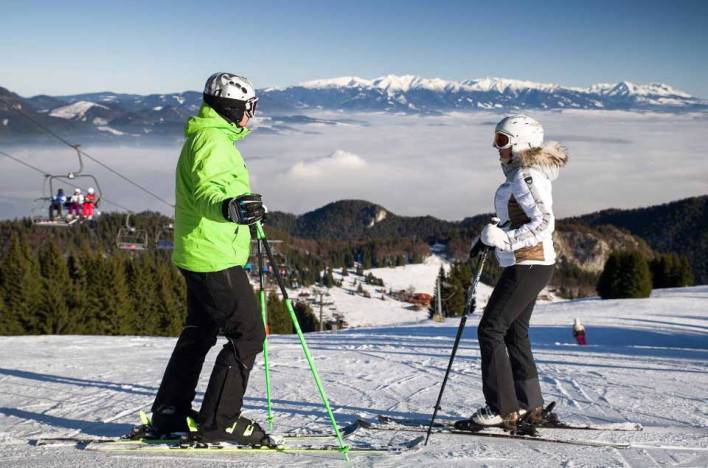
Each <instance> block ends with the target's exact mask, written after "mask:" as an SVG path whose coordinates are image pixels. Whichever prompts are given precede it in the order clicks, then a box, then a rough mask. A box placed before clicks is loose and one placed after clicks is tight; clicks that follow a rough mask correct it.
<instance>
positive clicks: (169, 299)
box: [152, 262, 187, 336]
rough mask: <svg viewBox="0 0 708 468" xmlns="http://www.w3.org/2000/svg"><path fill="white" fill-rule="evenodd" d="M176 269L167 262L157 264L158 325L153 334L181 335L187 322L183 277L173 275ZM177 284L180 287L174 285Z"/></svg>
mask: <svg viewBox="0 0 708 468" xmlns="http://www.w3.org/2000/svg"><path fill="white" fill-rule="evenodd" d="M173 270H174V268H173V267H172V266H171V265H170V264H169V263H167V262H157V265H155V272H154V275H155V278H154V281H155V283H156V287H157V299H158V300H157V307H156V323H155V324H154V330H153V331H152V333H153V334H155V335H159V336H177V335H179V333H180V331H181V330H182V327H183V325H184V321H185V320H186V315H187V314H186V307H184V301H183V300H182V294H183V288H181V286H182V284H181V283H180V282H179V281H177V280H179V279H181V278H182V277H181V275H177V276H175V275H173ZM175 282H177V283H178V285H175V284H174V283H175Z"/></svg>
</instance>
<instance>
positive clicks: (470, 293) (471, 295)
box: [424, 247, 489, 445]
mask: <svg viewBox="0 0 708 468" xmlns="http://www.w3.org/2000/svg"><path fill="white" fill-rule="evenodd" d="M488 252H489V248H487V247H485V248H484V249H482V255H481V258H480V260H479V265H477V273H476V274H475V276H474V280H473V281H472V284H471V285H470V288H469V289H468V290H467V301H466V302H465V311H464V314H463V315H462V318H461V319H460V325H459V326H458V327H457V335H455V343H454V344H453V345H452V353H451V354H450V362H448V364H447V370H446V371H445V377H444V378H443V381H442V385H441V386H440V394H439V395H438V401H437V402H436V403H435V408H434V409H433V417H432V418H431V419H430V426H428V433H427V434H426V436H425V444H424V445H428V439H430V432H431V431H432V430H433V424H435V417H436V416H437V415H438V410H439V409H440V401H442V397H443V393H444V392H445V385H446V384H447V378H448V376H449V375H450V369H451V368H452V363H453V361H454V360H455V355H456V354H457V347H458V346H459V344H460V339H461V338H462V332H463V331H464V329H465V323H467V317H468V316H469V315H472V314H473V313H474V309H475V306H476V300H475V296H476V294H477V285H478V284H479V279H480V278H481V276H482V269H484V263H485V262H486V261H487V253H488Z"/></svg>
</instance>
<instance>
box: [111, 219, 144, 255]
mask: <svg viewBox="0 0 708 468" xmlns="http://www.w3.org/2000/svg"><path fill="white" fill-rule="evenodd" d="M130 215H131V213H128V214H126V215H125V225H124V226H122V227H121V228H120V229H118V235H117V236H116V246H117V247H118V248H119V249H121V250H129V251H132V252H140V251H143V250H146V249H147V248H148V233H147V231H146V230H145V229H137V228H135V226H133V225H131V224H130Z"/></svg>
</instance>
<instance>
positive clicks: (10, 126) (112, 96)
mask: <svg viewBox="0 0 708 468" xmlns="http://www.w3.org/2000/svg"><path fill="white" fill-rule="evenodd" d="M258 94H259V96H260V98H261V101H260V109H261V110H262V114H261V115H266V116H267V117H268V118H269V120H268V121H267V122H266V124H265V125H264V127H265V128H263V129H264V130H267V131H272V132H275V133H277V132H278V126H279V125H281V126H282V125H284V124H286V123H288V122H289V121H288V119H290V122H289V123H292V116H293V114H301V113H308V112H310V113H311V112H313V111H318V110H327V111H350V112H357V111H359V112H393V113H397V112H402V113H420V114H436V113H442V112H450V111H468V112H474V111H498V112H502V111H509V110H562V109H591V110H597V109H605V110H624V111H661V112H675V113H682V112H705V111H706V110H708V100H705V99H701V98H697V97H694V96H691V95H689V94H688V93H686V92H684V91H681V90H679V89H676V88H674V87H672V86H669V85H667V84H661V83H652V84H645V85H640V84H635V83H631V82H628V81H622V82H620V83H616V84H608V83H602V84H595V85H592V86H590V87H588V88H578V87H563V86H560V85H557V84H552V83H536V82H532V81H521V80H511V79H504V78H481V79H474V80H464V81H449V80H443V79H440V78H432V79H428V78H422V77H419V76H414V75H403V76H397V75H387V76H382V77H379V78H376V79H373V80H367V79H364V78H359V77H356V76H347V77H339V78H331V79H323V80H315V81H308V82H306V83H302V84H299V85H295V86H288V87H283V88H265V89H261V90H259V91H258ZM200 103H201V92H198V91H185V92H181V93H171V94H150V95H139V94H120V93H112V92H99V93H87V94H76V95H68V96H47V95H38V96H33V97H29V98H23V97H21V96H18V95H17V94H15V93H12V92H11V91H9V90H7V89H5V88H1V87H0V136H11V137H17V136H33V135H34V134H36V129H33V128H31V124H29V123H28V122H23V121H22V119H21V118H19V116H18V115H17V114H16V113H14V112H13V111H12V110H11V109H9V108H8V107H9V106H17V105H20V106H22V107H23V109H24V110H25V111H27V112H31V113H33V114H35V117H36V118H37V119H39V120H41V121H43V122H44V123H46V124H52V125H53V128H56V129H57V130H65V131H69V132H71V133H75V132H78V133H84V134H86V133H88V134H93V135H94V136H98V135H103V136H106V137H124V138H125V137H128V138H135V137H138V136H143V137H144V136H148V135H149V136H170V137H180V136H181V134H182V128H183V125H184V121H185V120H186V118H187V117H188V116H189V115H192V114H193V113H194V112H195V111H196V110H197V109H198V108H199V105H200ZM300 123H307V122H300ZM318 123H322V122H318Z"/></svg>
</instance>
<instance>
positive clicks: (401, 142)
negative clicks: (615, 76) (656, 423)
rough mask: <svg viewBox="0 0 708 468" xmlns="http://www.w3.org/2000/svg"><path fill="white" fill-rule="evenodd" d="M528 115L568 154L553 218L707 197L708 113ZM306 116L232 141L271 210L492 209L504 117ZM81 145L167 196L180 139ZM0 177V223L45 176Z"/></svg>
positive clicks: (43, 155)
mask: <svg viewBox="0 0 708 468" xmlns="http://www.w3.org/2000/svg"><path fill="white" fill-rule="evenodd" d="M529 114H530V115H532V116H533V117H535V118H537V119H538V120H540V121H541V122H542V124H543V126H544V128H545V131H546V139H547V140H556V141H559V142H561V143H562V144H564V145H565V146H567V148H568V151H569V154H570V162H569V164H568V166H567V167H566V168H565V169H563V170H562V171H561V174H560V177H559V179H558V180H557V181H556V182H555V184H554V188H553V193H554V209H555V211H556V216H558V217H565V216H570V215H578V214H584V213H589V212H592V211H596V210H600V209H605V208H632V207H641V206H648V205H654V204H658V203H664V202H668V201H672V200H676V199H680V198H684V197H688V196H694V195H702V194H706V193H708V151H706V145H707V143H706V137H705V136H706V135H708V115H705V114H685V115H676V114H659V113H641V114H640V113H631V112H616V111H563V112H530V113H529ZM308 115H309V116H310V117H315V118H317V119H320V120H318V121H315V122H314V123H303V124H300V123H292V120H291V121H290V122H289V123H288V124H287V125H277V118H273V119H271V118H268V117H267V116H266V117H261V118H260V119H259V121H258V122H256V124H255V125H254V131H253V132H252V134H251V135H249V136H248V137H247V138H246V139H245V140H244V141H243V142H240V143H239V144H238V147H239V149H240V150H241V152H242V154H243V156H244V159H245V161H246V163H247V165H248V167H249V169H250V172H251V185H252V189H253V191H254V192H259V193H262V194H263V196H264V199H265V201H266V203H267V205H268V206H269V208H270V209H271V210H279V211H286V212H291V213H303V212H306V211H309V210H312V209H314V208H318V207H320V206H322V205H324V204H326V203H329V202H332V201H335V200H341V199H364V200H368V201H371V202H375V203H378V204H380V205H382V206H384V207H386V208H387V209H389V210H391V211H393V212H394V213H397V214H402V215H433V216H436V217H439V218H444V219H450V220H457V219H461V218H463V217H465V216H471V215H475V214H479V213H486V212H491V211H492V209H493V205H492V197H493V194H494V191H495V189H496V187H497V186H498V185H499V184H500V183H501V182H502V180H503V176H502V173H501V170H500V168H499V164H498V155H497V153H496V151H495V150H494V149H493V148H492V146H491V140H492V133H493V129H494V125H495V123H496V121H498V120H499V119H500V118H501V117H503V115H502V114H496V113H491V112H490V113H486V112H485V113H453V114H446V115H440V116H421V115H391V114H384V113H381V114H370V113H368V114H367V113H360V114H352V113H346V114H344V113H335V112H320V113H311V114H308ZM295 121H297V119H295ZM333 122H338V123H333ZM266 129H270V131H267V130H266ZM2 149H3V150H4V151H7V152H9V153H11V154H13V155H14V156H18V157H21V158H23V159H25V160H26V161H27V162H29V163H30V164H35V165H37V166H39V167H41V168H42V169H45V170H48V171H50V172H57V173H64V172H66V171H68V170H72V169H74V168H75V166H76V165H77V164H76V162H75V159H76V158H75V156H73V152H72V151H71V150H70V149H67V148H65V147H53V148H39V147H3V148H2ZM84 149H85V150H86V151H87V152H89V153H90V154H91V155H93V156H95V157H97V158H99V159H101V160H102V161H104V162H106V163H107V164H109V165H111V166H112V167H114V168H115V169H116V170H118V171H120V172H122V173H125V174H126V175H128V176H129V177H131V178H133V179H135V180H136V181H137V182H139V183H141V184H144V185H145V186H147V187H149V188H150V190H152V191H153V192H156V193H157V194H159V195H160V196H162V197H163V198H165V199H167V200H169V201H173V200H174V167H175V164H176V162H177V158H178V156H179V150H180V145H179V143H178V142H174V141H173V142H170V143H165V145H163V146H150V147H141V146H139V145H133V144H131V145H123V146H115V145H114V146H93V147H91V146H86V147H84ZM85 170H86V171H90V172H91V173H93V174H95V175H97V176H98V177H99V179H100V181H101V188H102V189H103V191H104V194H105V197H106V198H108V199H109V200H112V201H115V202H117V203H119V204H121V205H123V206H126V207H129V208H131V209H132V210H134V211H142V210H146V209H150V210H159V211H162V212H164V213H167V214H171V210H170V208H169V207H167V206H165V205H164V204H162V203H160V202H159V201H157V200H154V199H152V198H150V197H149V196H148V195H146V194H144V193H143V192H141V191H139V190H137V189H136V188H135V187H132V186H131V185H129V184H127V183H126V182H124V181H123V180H121V179H119V178H118V177H116V176H115V175H112V174H109V173H108V172H106V171H105V170H104V169H102V168H100V167H98V166H97V165H96V164H95V163H92V162H90V161H87V162H86V169H85ZM0 184H1V186H2V189H1V190H0V218H13V217H16V216H23V215H26V214H27V213H29V210H30V208H31V205H32V200H33V199H34V198H37V197H39V196H41V188H42V177H41V176H40V175H39V174H37V173H35V172H31V171H29V170H28V169H26V168H24V167H22V166H19V165H17V164H16V163H13V162H11V161H8V160H7V159H6V158H2V157H0ZM104 208H106V209H111V207H110V205H106V206H104Z"/></svg>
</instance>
